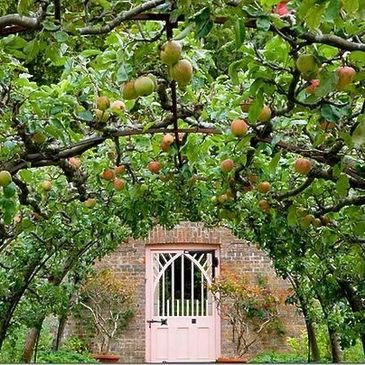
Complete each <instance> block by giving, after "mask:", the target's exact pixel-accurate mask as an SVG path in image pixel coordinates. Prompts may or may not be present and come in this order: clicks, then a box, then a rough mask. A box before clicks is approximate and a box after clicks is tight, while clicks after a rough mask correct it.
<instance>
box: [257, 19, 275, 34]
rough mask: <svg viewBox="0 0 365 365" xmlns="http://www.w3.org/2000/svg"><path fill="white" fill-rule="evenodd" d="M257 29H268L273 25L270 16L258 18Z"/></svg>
mask: <svg viewBox="0 0 365 365" xmlns="http://www.w3.org/2000/svg"><path fill="white" fill-rule="evenodd" d="M256 26H257V29H260V30H263V31H268V30H269V29H270V26H271V22H270V18H268V17H260V18H258V19H257V20H256Z"/></svg>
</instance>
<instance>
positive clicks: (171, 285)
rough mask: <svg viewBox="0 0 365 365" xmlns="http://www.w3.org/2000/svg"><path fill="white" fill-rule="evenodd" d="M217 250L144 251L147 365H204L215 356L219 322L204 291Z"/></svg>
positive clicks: (186, 247)
mask: <svg viewBox="0 0 365 365" xmlns="http://www.w3.org/2000/svg"><path fill="white" fill-rule="evenodd" d="M218 270H219V246H217V245H184V246H181V245H153V246H146V361H147V362H209V361H215V359H216V358H217V356H219V353H220V322H219V316H218V313H217V308H216V305H215V303H214V298H213V296H212V294H211V293H210V292H209V285H210V284H211V282H212V280H213V279H214V277H215V276H216V275H217V274H218Z"/></svg>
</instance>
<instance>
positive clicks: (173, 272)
mask: <svg viewBox="0 0 365 365" xmlns="http://www.w3.org/2000/svg"><path fill="white" fill-rule="evenodd" d="M171 303H172V308H171V309H172V315H173V316H174V315H175V260H174V261H172V264H171Z"/></svg>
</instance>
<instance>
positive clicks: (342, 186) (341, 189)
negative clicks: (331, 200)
mask: <svg viewBox="0 0 365 365" xmlns="http://www.w3.org/2000/svg"><path fill="white" fill-rule="evenodd" d="M349 189H350V183H349V178H348V177H347V175H345V174H342V175H340V177H339V178H338V180H337V181H336V191H337V193H338V194H339V195H341V196H346V195H347V192H348V190H349Z"/></svg>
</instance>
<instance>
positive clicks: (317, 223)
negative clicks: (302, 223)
mask: <svg viewBox="0 0 365 365" xmlns="http://www.w3.org/2000/svg"><path fill="white" fill-rule="evenodd" d="M312 224H313V225H314V226H315V227H321V225H322V221H321V220H320V219H319V218H315V219H313V222H312Z"/></svg>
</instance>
